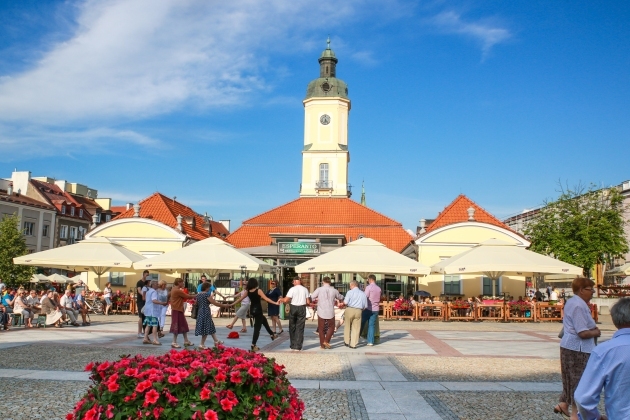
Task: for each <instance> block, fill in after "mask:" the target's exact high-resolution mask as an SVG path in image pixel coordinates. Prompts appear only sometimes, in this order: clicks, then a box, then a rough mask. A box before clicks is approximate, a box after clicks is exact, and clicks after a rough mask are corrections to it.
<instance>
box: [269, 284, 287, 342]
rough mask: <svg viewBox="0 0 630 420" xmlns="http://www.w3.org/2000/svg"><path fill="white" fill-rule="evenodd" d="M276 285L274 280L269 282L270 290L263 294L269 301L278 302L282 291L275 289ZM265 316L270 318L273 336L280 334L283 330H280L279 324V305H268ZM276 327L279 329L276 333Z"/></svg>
mask: <svg viewBox="0 0 630 420" xmlns="http://www.w3.org/2000/svg"><path fill="white" fill-rule="evenodd" d="M277 286H278V283H277V282H276V280H271V288H270V289H269V290H268V291H267V293H265V295H266V296H267V298H269V300H271V301H274V302H278V300H279V299H280V298H281V297H282V290H280V288H278V287H277ZM267 315H269V317H270V318H271V326H272V327H273V333H274V334H282V333H283V332H284V330H283V329H282V324H281V323H280V305H268V306H267ZM276 325H277V326H278V328H280V332H277V331H278V330H277V329H276Z"/></svg>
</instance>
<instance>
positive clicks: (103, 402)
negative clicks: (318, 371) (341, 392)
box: [66, 346, 304, 420]
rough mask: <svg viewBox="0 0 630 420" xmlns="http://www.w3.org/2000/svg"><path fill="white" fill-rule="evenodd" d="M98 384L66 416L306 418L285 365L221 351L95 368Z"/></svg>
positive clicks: (140, 359)
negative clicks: (288, 377) (287, 375)
mask: <svg viewBox="0 0 630 420" xmlns="http://www.w3.org/2000/svg"><path fill="white" fill-rule="evenodd" d="M86 370H88V371H91V372H92V375H91V376H90V378H91V379H92V381H93V382H94V385H92V386H91V387H90V389H89V390H88V392H87V394H86V395H85V396H84V397H83V398H82V399H81V400H80V401H79V402H78V403H77V404H76V406H75V408H74V411H73V412H72V413H71V414H68V415H67V416H66V419H67V420H75V419H77V420H78V419H87V420H92V419H140V418H151V419H199V420H215V419H269V420H273V419H301V418H302V413H303V412H304V403H303V402H302V401H301V400H300V399H299V398H298V394H297V391H296V389H295V388H293V387H292V386H291V384H290V383H289V381H288V379H287V378H286V372H285V371H284V366H282V365H278V364H276V363H275V361H274V359H268V358H266V357H265V356H263V355H262V354H259V353H252V352H248V351H245V350H241V349H236V348H232V347H223V346H219V347H218V348H213V349H206V350H200V351H197V350H183V351H179V352H178V351H175V350H171V351H170V352H169V353H166V354H164V355H162V356H149V357H146V358H145V357H143V356H141V355H137V356H133V357H132V356H122V357H121V359H120V360H118V361H116V362H108V361H106V362H103V363H99V364H94V363H90V364H89V365H87V366H86Z"/></svg>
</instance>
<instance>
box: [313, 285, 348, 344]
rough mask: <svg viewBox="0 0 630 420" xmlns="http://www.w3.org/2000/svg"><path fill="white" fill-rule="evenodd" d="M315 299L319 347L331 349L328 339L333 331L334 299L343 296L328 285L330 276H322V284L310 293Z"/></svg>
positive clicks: (340, 298) (341, 299)
mask: <svg viewBox="0 0 630 420" xmlns="http://www.w3.org/2000/svg"><path fill="white" fill-rule="evenodd" d="M316 299H317V330H318V331H319V347H321V348H322V349H331V348H332V347H331V346H330V340H331V339H332V336H333V333H334V331H335V300H340V301H343V296H342V295H341V294H340V293H339V292H338V291H337V289H335V288H334V287H332V286H331V285H330V277H324V278H323V279H322V285H321V286H320V287H318V288H317V289H315V291H314V292H313V293H312V294H311V300H316Z"/></svg>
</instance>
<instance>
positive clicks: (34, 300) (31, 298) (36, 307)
mask: <svg viewBox="0 0 630 420" xmlns="http://www.w3.org/2000/svg"><path fill="white" fill-rule="evenodd" d="M26 303H27V304H28V305H29V306H30V307H31V310H32V311H33V313H34V314H39V313H40V312H41V310H42V305H41V301H40V299H39V298H38V297H37V292H36V291H35V290H31V291H30V293H29V295H28V297H27V298H26Z"/></svg>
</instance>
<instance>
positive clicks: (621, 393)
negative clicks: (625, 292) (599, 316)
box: [574, 297, 630, 420]
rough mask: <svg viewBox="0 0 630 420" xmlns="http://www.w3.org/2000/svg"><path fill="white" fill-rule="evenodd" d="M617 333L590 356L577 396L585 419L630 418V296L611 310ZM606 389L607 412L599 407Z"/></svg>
mask: <svg viewBox="0 0 630 420" xmlns="http://www.w3.org/2000/svg"><path fill="white" fill-rule="evenodd" d="M610 316H611V318H612V322H613V324H614V325H615V327H616V328H617V332H616V333H615V334H614V335H613V337H612V339H610V340H608V341H606V342H605V343H602V344H601V345H599V346H597V347H595V348H594V349H593V351H592V352H591V357H589V359H588V363H587V364H586V369H584V373H583V374H582V379H580V383H579V385H578V387H577V389H576V390H575V394H574V399H575V403H576V405H577V407H578V411H579V412H580V416H581V417H582V419H583V420H599V419H603V420H607V419H609V418H610V419H630V399H628V395H630V298H627V297H625V298H621V299H619V300H618V301H617V303H615V305H614V306H613V307H612V308H611V309H610ZM602 388H603V389H604V393H605V394H604V401H606V414H605V415H604V414H600V413H599V410H598V409H597V406H598V405H599V400H600V396H601V393H602Z"/></svg>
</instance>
